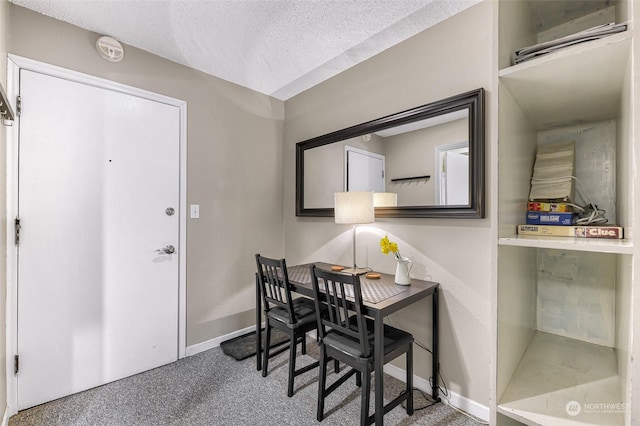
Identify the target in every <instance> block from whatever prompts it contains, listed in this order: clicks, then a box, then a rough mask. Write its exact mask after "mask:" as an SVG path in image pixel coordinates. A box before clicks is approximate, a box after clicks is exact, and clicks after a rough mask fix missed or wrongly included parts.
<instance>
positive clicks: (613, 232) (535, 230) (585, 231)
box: [518, 225, 624, 239]
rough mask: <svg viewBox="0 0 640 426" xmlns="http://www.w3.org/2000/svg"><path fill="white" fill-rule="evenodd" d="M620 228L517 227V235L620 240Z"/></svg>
mask: <svg viewBox="0 0 640 426" xmlns="http://www.w3.org/2000/svg"><path fill="white" fill-rule="evenodd" d="M623 231H624V230H623V228H622V227H621V226H615V225H592V226H582V225H570V226H557V225H518V235H538V236H552V237H576V238H610V239H622V238H624V232H623Z"/></svg>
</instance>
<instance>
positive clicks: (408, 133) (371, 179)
mask: <svg viewBox="0 0 640 426" xmlns="http://www.w3.org/2000/svg"><path fill="white" fill-rule="evenodd" d="M484 151H485V147H484V89H482V88H480V89H477V90H473V91H470V92H467V93H462V94H459V95H456V96H452V97H449V98H446V99H442V100H439V101H436V102H431V103H429V104H426V105H422V106H419V107H416V108H412V109H409V110H406V111H402V112H399V113H396V114H391V115H388V116H386V117H382V118H378V119H375V120H372V121H369V122H366V123H362V124H358V125H356V126H352V127H348V128H346V129H342V130H338V131H335V132H332V133H329V134H326V135H323V136H318V137H315V138H312V139H309V140H306V141H303V142H298V143H297V144H296V216H333V194H334V193H335V192H342V191H350V190H351V191H374V192H391V193H395V194H397V206H396V207H376V217H433V218H464V219H474V218H483V217H484V216H485V213H484V201H485V200H484V194H485V177H484V173H485V171H484Z"/></svg>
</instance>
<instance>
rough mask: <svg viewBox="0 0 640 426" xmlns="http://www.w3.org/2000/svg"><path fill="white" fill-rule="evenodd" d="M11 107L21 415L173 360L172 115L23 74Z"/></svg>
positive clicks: (176, 126) (176, 117)
mask: <svg viewBox="0 0 640 426" xmlns="http://www.w3.org/2000/svg"><path fill="white" fill-rule="evenodd" d="M20 96H21V98H22V113H21V116H20V123H19V132H20V133H19V171H18V175H19V177H18V179H19V183H18V204H19V206H18V214H19V218H20V222H21V232H20V241H19V245H18V274H17V275H18V278H17V282H18V284H17V289H18V294H17V309H18V312H17V319H18V326H17V329H18V332H17V348H18V355H19V363H20V368H19V373H18V376H17V377H18V378H17V398H18V409H24V408H28V407H31V406H34V405H37V404H40V403H43V402H46V401H50V400H53V399H56V398H59V397H62V396H65V395H68V394H71V393H75V392H78V391H82V390H85V389H88V388H91V387H95V386H98V385H101V384H104V383H107V382H110V381H113V380H117V379H120V378H122V377H126V376H129V375H132V374H136V373H139V372H141V371H145V370H148V369H151V368H154V367H158V366H160V365H164V364H167V363H170V362H172V361H175V360H177V358H178V306H179V305H178V296H179V268H178V263H179V262H178V256H177V253H178V250H179V182H180V180H179V172H180V170H179V169H180V143H179V141H180V113H179V108H177V107H175V106H172V105H167V104H164V103H160V102H156V101H151V100H148V99H143V98H141V97H136V96H133V95H130V94H124V93H120V92H116V91H112V90H108V89H105V88H100V87H94V86H91V85H88V84H81V83H78V82H73V81H68V80H65V79H61V78H56V77H51V76H47V75H43V74H40V73H36V72H32V71H27V70H24V69H23V70H21V71H20ZM170 209H173V211H174V213H173V214H171V210H170ZM167 246H173V247H174V248H175V252H174V253H173V254H170V253H168V252H171V249H168V250H167V252H165V251H162V250H160V249H163V248H165V247H167Z"/></svg>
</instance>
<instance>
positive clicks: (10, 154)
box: [6, 54, 188, 417]
mask: <svg viewBox="0 0 640 426" xmlns="http://www.w3.org/2000/svg"><path fill="white" fill-rule="evenodd" d="M8 56H9V57H8V61H7V94H8V97H9V99H16V96H17V95H18V93H19V76H20V69H27V70H29V71H33V72H38V73H41V74H45V75H50V76H52V77H58V78H63V79H66V80H69V81H74V82H77V83H82V84H86V85H89V86H94V87H99V88H103V89H107V90H112V91H115V92H119V93H124V94H128V95H131V96H137V97H140V98H143V99H148V100H151V101H155V102H160V103H164V104H166V105H171V106H175V107H177V108H178V109H179V115H180V177H179V179H180V184H179V185H180V206H179V212H178V214H179V220H180V222H179V232H180V243H179V244H180V250H179V251H178V259H179V267H178V269H179V272H178V274H179V277H178V280H179V290H178V358H183V357H184V356H185V355H186V331H187V313H186V309H187V298H186V294H187V290H186V288H187V217H188V216H187V214H188V211H187V102H186V101H183V100H180V99H175V98H171V97H168V96H165V95H161V94H158V93H154V92H150V91H147V90H143V89H139V88H136V87H132V86H127V85H125V84H121V83H117V82H114V81H110V80H106V79H103V78H100V77H95V76H91V75H88V74H83V73H80V72H77V71H73V70H69V69H66V68H61V67H58V66H55V65H50V64H45V63H43V62H39V61H35V60H33V59H29V58H24V57H22V56H17V55H13V54H9V55H8ZM19 127H20V120H19V119H18V118H16V120H15V121H14V125H13V126H11V127H7V147H6V150H7V228H6V231H7V236H6V238H7V241H6V242H7V270H6V274H7V275H6V279H7V308H6V311H7V312H6V321H7V326H6V333H7V336H6V358H7V361H6V373H7V413H8V414H9V417H10V416H12V415H14V414H16V413H17V407H18V400H17V399H18V392H17V378H16V375H15V374H14V373H13V357H14V354H15V353H16V352H17V347H18V342H17V340H18V329H17V327H18V317H17V309H16V308H17V306H18V305H17V302H18V300H17V289H16V275H15V274H16V272H17V251H16V246H15V244H14V241H13V219H14V218H15V217H16V216H17V213H18V210H17V208H18V206H17V194H18V186H17V185H18V179H17V176H16V167H17V164H18V158H17V155H18V153H17V150H16V149H15V147H16V146H17V143H18V135H19V131H18V129H19Z"/></svg>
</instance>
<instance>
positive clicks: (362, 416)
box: [358, 371, 371, 426]
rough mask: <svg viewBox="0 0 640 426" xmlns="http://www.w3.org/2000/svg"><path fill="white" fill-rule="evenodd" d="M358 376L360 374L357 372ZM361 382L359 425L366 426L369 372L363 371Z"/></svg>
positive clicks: (367, 421) (369, 387) (369, 390)
mask: <svg viewBox="0 0 640 426" xmlns="http://www.w3.org/2000/svg"><path fill="white" fill-rule="evenodd" d="M358 375H360V372H358ZM363 379H364V380H363V381H362V389H361V392H362V397H361V402H360V404H361V406H360V425H361V426H367V425H368V424H369V399H370V396H371V372H370V371H365V372H364V377H363Z"/></svg>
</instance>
